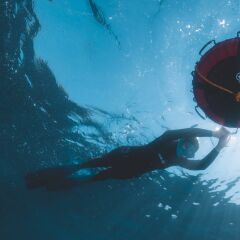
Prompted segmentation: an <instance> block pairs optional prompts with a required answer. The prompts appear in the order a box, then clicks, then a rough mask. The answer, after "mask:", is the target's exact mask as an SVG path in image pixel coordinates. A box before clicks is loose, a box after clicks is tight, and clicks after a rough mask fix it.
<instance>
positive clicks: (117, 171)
mask: <svg viewBox="0 0 240 240" xmlns="http://www.w3.org/2000/svg"><path fill="white" fill-rule="evenodd" d="M229 136H230V133H229V132H228V131H227V130H226V129H225V128H223V127H222V128H221V129H220V130H218V131H210V130H205V129H200V128H186V129H179V130H168V131H166V132H165V133H164V134H163V135H161V136H160V137H158V138H156V139H155V140H153V141H152V142H150V143H148V144H145V145H143V146H122V147H119V148H116V149H114V150H112V151H111V152H109V153H107V154H105V155H103V156H101V157H97V158H94V159H91V160H89V161H87V162H84V163H82V164H75V165H70V166H60V167H56V168H49V169H43V170H40V171H37V172H35V173H31V174H28V175H27V176H26V177H25V180H26V184H27V186H28V188H36V187H46V188H47V189H49V190H51V189H52V190H56V189H62V188H67V187H71V186H74V185H77V184H78V183H81V182H82V180H81V179H79V181H78V179H77V178H73V177H72V175H74V174H75V173H76V172H78V171H80V170H82V169H96V168H102V169H103V170H101V171H100V172H98V173H97V174H95V175H92V176H90V177H89V178H87V180H86V181H85V182H95V181H100V180H106V179H130V178H136V177H140V176H142V175H143V174H145V173H147V172H151V171H153V170H158V169H165V168H168V167H171V166H180V167H183V168H186V169H189V170H204V169H206V168H207V167H208V166H209V165H210V164H211V163H212V162H213V161H214V160H215V159H216V157H217V156H218V154H219V152H220V151H221V150H222V148H224V147H225V146H226V144H227V142H228V139H229ZM197 137H215V138H218V139H219V140H218V143H217V145H216V146H215V147H214V148H213V149H212V150H211V151H210V152H209V153H208V154H207V155H206V157H204V158H203V159H201V160H191V158H193V157H194V156H195V153H196V152H197V150H198V149H199V142H198V139H197ZM189 158H190V159H189Z"/></svg>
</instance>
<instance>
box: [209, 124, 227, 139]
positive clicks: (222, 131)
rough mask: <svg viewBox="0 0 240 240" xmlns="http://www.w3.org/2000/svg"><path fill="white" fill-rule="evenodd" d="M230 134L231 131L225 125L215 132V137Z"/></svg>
mask: <svg viewBox="0 0 240 240" xmlns="http://www.w3.org/2000/svg"><path fill="white" fill-rule="evenodd" d="M229 135H230V132H229V131H228V130H227V129H226V128H224V127H221V128H220V129H219V130H217V131H214V132H213V137H216V138H219V139H220V138H222V137H227V136H229Z"/></svg>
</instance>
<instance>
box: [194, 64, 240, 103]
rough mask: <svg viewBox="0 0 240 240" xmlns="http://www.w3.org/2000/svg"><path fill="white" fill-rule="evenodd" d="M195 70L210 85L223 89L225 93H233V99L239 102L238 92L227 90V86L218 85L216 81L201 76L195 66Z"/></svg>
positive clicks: (239, 95) (239, 94) (239, 93)
mask: <svg viewBox="0 0 240 240" xmlns="http://www.w3.org/2000/svg"><path fill="white" fill-rule="evenodd" d="M195 71H196V73H197V74H198V75H199V76H200V77H201V78H202V79H203V80H204V81H205V82H207V83H208V84H210V85H212V86H213V87H215V88H218V89H219V90H221V91H224V92H226V93H229V94H231V95H234V97H235V100H236V101H237V102H240V92H238V93H234V92H233V91H231V90H229V89H227V88H225V87H222V86H220V85H218V84H216V83H213V82H212V81H210V80H209V79H207V78H206V77H205V76H203V75H202V74H201V73H200V72H199V71H198V69H197V68H196V69H195Z"/></svg>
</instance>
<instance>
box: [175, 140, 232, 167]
mask: <svg viewBox="0 0 240 240" xmlns="http://www.w3.org/2000/svg"><path fill="white" fill-rule="evenodd" d="M228 139H229V136H225V137H221V138H220V139H219V142H218V144H217V146H216V147H215V148H214V149H213V150H212V151H211V152H210V153H209V154H208V155H207V156H206V157H205V158H203V159H202V160H188V159H185V158H183V159H182V161H180V162H179V166H181V167H184V168H186V169H189V170H205V169H206V168H207V167H208V166H209V165H210V164H212V163H213V161H214V160H215V159H216V157H217V156H218V154H219V152H220V151H221V150H222V148H224V147H225V146H226V144H227V142H228Z"/></svg>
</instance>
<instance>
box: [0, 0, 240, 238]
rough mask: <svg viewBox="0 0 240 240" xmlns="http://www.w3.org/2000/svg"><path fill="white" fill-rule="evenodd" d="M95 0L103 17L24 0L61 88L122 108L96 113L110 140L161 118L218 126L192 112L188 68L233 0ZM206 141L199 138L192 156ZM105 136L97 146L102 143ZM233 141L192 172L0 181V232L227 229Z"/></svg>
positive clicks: (197, 232)
mask: <svg viewBox="0 0 240 240" xmlns="http://www.w3.org/2000/svg"><path fill="white" fill-rule="evenodd" d="M95 3H96V4H97V5H98V6H99V8H101V10H102V13H103V14H104V17H105V20H106V22H107V24H108V26H110V27H109V28H106V27H104V26H103V25H101V24H100V23H99V22H97V21H96V19H94V16H93V13H92V11H91V8H90V5H89V1H87V0H84V1H74V0H59V1H56V0H53V1H51V2H50V1H43V0H42V1H36V2H35V10H36V14H37V16H38V18H39V20H40V23H41V31H40V32H39V34H38V35H37V37H36V39H35V50H36V55H37V57H40V58H42V59H45V60H46V61H47V62H48V64H49V66H50V68H51V69H52V71H53V73H54V74H55V76H56V79H57V81H58V83H59V84H61V85H62V86H63V87H64V89H65V90H66V92H67V93H68V95H69V97H70V99H72V100H73V101H75V102H76V103H78V104H79V105H85V106H87V107H93V108H95V107H96V108H99V109H102V110H105V111H107V112H109V113H112V114H116V116H123V117H124V119H123V120H122V121H120V120H119V119H117V118H115V119H114V118H113V119H111V118H107V117H105V116H104V115H103V116H101V115H97V116H96V120H97V121H98V122H100V123H101V124H102V125H104V126H105V127H107V128H108V130H109V132H111V133H112V138H113V139H114V140H115V142H117V144H119V145H123V144H124V145H126V144H144V143H146V142H149V141H151V140H153V139H154V138H155V137H158V136H159V135H160V134H162V133H163V132H164V131H165V130H166V129H176V128H186V127H190V126H192V125H195V124H198V126H199V127H201V128H207V129H216V128H219V126H218V125H217V124H216V123H214V122H212V121H211V120H210V119H207V120H202V119H201V118H200V117H199V116H198V115H197V114H196V113H195V111H194V107H195V103H194V101H193V94H192V92H191V89H192V76H191V71H192V70H193V69H194V65H195V63H196V61H198V60H199V58H200V56H199V54H198V52H199V49H201V47H202V46H203V45H204V44H205V43H206V42H207V41H209V40H211V39H215V40H216V41H217V42H220V41H222V40H224V39H227V38H232V37H235V36H236V33H237V31H238V30H240V2H239V1H237V0H220V1H219V0H212V1H206V0H199V1H193V0H182V1H178V0H131V1H126V0H125V1H124V0H112V1H103V0H95ZM230 130H231V131H234V130H233V129H230ZM214 144H216V141H214V140H212V141H211V140H209V139H203V140H202V139H201V140H200V145H201V149H200V151H199V153H198V155H197V157H199V158H200V157H202V156H204V155H205V154H206V153H207V152H208V151H209V150H210V149H211V148H212V147H213V145H214ZM112 147H113V146H104V144H103V145H99V148H101V149H103V151H104V150H110V149H111V148H112ZM239 147H240V146H239V134H237V135H235V136H234V137H232V139H231V140H230V142H229V144H228V147H227V148H226V149H224V151H222V153H221V154H220V156H219V157H218V158H217V160H216V161H215V162H214V163H213V164H212V165H211V166H210V167H209V168H208V169H207V170H205V171H201V172H191V171H187V170H183V169H181V168H176V167H174V168H170V169H168V170H167V171H163V172H162V173H159V172H154V173H152V174H150V175H146V176H143V177H142V178H141V179H133V180H127V181H125V182H124V181H106V182H101V183H96V184H91V185H89V186H87V185H85V186H83V187H81V188H76V189H72V190H70V191H66V192H47V191H44V190H37V191H31V192H29V191H28V190H27V189H26V188H25V187H24V184H23V182H21V183H20V184H21V186H20V187H17V188H14V190H8V189H5V187H4V185H3V184H1V185H2V189H3V193H4V196H1V197H0V199H2V200H3V202H4V203H5V204H4V205H3V206H2V207H1V214H2V215H4V219H3V221H1V218H0V233H1V235H2V236H3V238H1V239H9V240H15V239H18V240H19V239H41V240H42V239H49V240H50V239H51V240H85V239H87V240H130V239H133V240H145V239H153V240H158V239H159V240H160V239H206V240H210V239H217V240H220V239H224V240H227V239H236V240H238V239H240V233H239V224H240V220H239V213H240V209H239V204H240V193H239V186H240V183H239V179H238V177H239V173H240V163H239V150H238V149H239ZM92 154H93V155H94V153H92ZM69 161H71V160H69ZM1 226H4V227H3V229H1Z"/></svg>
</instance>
